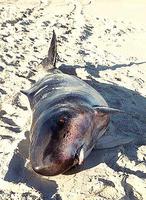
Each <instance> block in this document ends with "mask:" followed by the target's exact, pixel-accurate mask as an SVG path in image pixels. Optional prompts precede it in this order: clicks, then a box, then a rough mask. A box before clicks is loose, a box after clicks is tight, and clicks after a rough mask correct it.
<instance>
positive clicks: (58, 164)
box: [32, 158, 74, 176]
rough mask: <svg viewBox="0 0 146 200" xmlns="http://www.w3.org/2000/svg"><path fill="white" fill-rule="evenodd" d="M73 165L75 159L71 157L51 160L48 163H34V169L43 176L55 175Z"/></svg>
mask: <svg viewBox="0 0 146 200" xmlns="http://www.w3.org/2000/svg"><path fill="white" fill-rule="evenodd" d="M73 165H74V159H72V158H71V159H68V160H66V161H63V160H62V161H54V162H50V163H47V165H39V164H38V165H37V164H32V169H33V170H34V171H35V172H36V173H37V174H40V175H43V176H55V175H58V174H62V173H64V172H65V171H67V170H69V169H70V168H71V167H72V166H73Z"/></svg>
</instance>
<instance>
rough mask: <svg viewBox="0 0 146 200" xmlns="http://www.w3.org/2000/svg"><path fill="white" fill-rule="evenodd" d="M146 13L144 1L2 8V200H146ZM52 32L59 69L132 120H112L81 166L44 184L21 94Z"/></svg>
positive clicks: (11, 2) (16, 1)
mask: <svg viewBox="0 0 146 200" xmlns="http://www.w3.org/2000/svg"><path fill="white" fill-rule="evenodd" d="M145 10H146V2H145V0H139V1H138V0H133V1H132V0H127V1H126V0H119V1H117V0H109V1H106V0H97V1H96V0H82V1H77V0H75V1H71V0H66V1H65V0H52V1H47V0H42V1H41V0H40V1H38V0H32V1H29V0H27V1H24V0H23V1H22V0H7V1H4V0H2V1H0V24H1V28H0V47H1V53H0V97H1V98H0V130H1V131H0V199H2V200H6V199H13V200H14V199H15V200H16V199H17V200H18V199H23V200H24V199H29V200H31V199H39V200H41V199H62V200H66V199H72V200H83V199H86V200H95V199H96V200H107V199H108V200H110V199H115V200H117V199H119V200H142V199H143V200H144V199H146V153H145V152H146V69H145V68H146V23H145V19H146V12H145ZM53 29H54V30H55V31H56V34H57V37H58V54H59V56H58V62H57V67H59V66H61V68H62V69H63V70H64V71H65V72H67V73H69V74H74V75H76V76H78V77H80V78H82V79H83V80H85V81H87V82H88V83H89V84H90V85H92V86H93V87H94V88H95V89H96V90H97V91H99V92H100V93H101V94H102V95H103V97H104V98H105V99H106V101H107V102H108V104H109V105H110V106H112V107H115V108H119V109H122V110H124V111H126V113H125V114H118V115H115V116H112V117H111V124H110V127H109V129H108V130H107V136H108V137H106V138H103V139H101V140H100V141H99V142H98V143H97V145H96V149H95V150H94V151H93V152H92V153H91V154H90V156H89V157H88V159H87V160H86V161H85V163H84V164H83V165H82V166H80V167H76V168H74V169H72V170H71V171H70V172H68V173H67V174H64V175H59V176H55V177H49V178H44V177H40V176H38V175H36V174H35V173H34V172H33V171H32V170H31V167H30V165H29V160H28V146H29V140H28V137H29V129H30V124H31V112H30V108H29V102H28V100H27V98H26V97H25V96H24V95H23V94H21V93H20V90H21V89H28V88H29V87H30V86H31V85H32V84H33V82H34V80H36V77H35V76H34V73H33V69H35V68H36V66H37V65H38V63H39V62H40V61H41V59H42V58H44V57H45V56H46V54H47V50H48V47H49V42H50V38H51V35H52V30H53ZM41 75H42V74H41V73H39V72H38V77H39V76H41ZM117 145H118V146H117ZM113 146H115V147H113ZM105 147H106V148H105ZM111 147H113V148H111Z"/></svg>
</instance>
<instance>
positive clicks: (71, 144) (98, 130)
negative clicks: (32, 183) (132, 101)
mask: <svg viewBox="0 0 146 200" xmlns="http://www.w3.org/2000/svg"><path fill="white" fill-rule="evenodd" d="M56 45H57V42H56V35H55V32H54V31H53V37H52V40H51V45H50V48H49V51H48V56H47V57H46V58H45V59H44V60H43V61H42V63H41V64H40V67H42V69H43V70H46V71H47V75H46V76H45V77H44V78H42V79H40V80H38V81H37V82H36V83H35V84H34V85H33V86H32V87H31V88H30V89H29V90H27V91H22V92H23V93H24V94H25V95H27V97H28V99H29V102H30V106H31V109H32V125H31V130H30V132H31V134H30V162H31V165H32V168H33V169H34V171H35V172H37V173H39V174H41V175H46V176H53V175H57V174H60V173H64V172H65V171H67V170H69V169H70V168H71V167H72V166H74V165H77V164H79V165H80V164H82V162H83V161H84V159H85V158H86V157H87V156H88V155H89V154H90V152H91V151H92V149H93V147H94V146H95V144H96V142H97V140H98V139H99V138H100V137H102V135H103V134H104V132H105V131H106V129H107V127H108V124H109V121H110V113H117V112H121V111H120V110H118V109H114V108H109V107H108V104H107V102H106V101H105V100H104V98H103V97H102V96H101V95H100V94H99V93H98V92H97V91H96V90H95V89H94V88H92V87H91V86H90V85H88V84H87V83H85V82H84V81H83V80H81V79H79V78H77V77H75V76H71V75H68V74H64V73H62V72H61V71H59V70H58V69H56V67H55V64H56V55H57V46H56Z"/></svg>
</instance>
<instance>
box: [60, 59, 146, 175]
mask: <svg viewBox="0 0 146 200" xmlns="http://www.w3.org/2000/svg"><path fill="white" fill-rule="evenodd" d="M144 63H146V62H139V63H130V64H123V65H122V64H120V65H118V64H117V65H114V66H111V67H107V66H103V67H101V66H100V67H99V68H98V66H97V68H96V69H95V66H93V65H91V64H90V63H87V65H86V67H85V70H86V71H87V72H88V74H89V77H88V78H89V79H88V80H85V81H86V82H87V83H88V84H89V85H91V86H92V87H93V88H94V89H96V90H97V91H98V92H100V94H101V95H102V96H103V97H104V99H105V100H106V101H107V102H108V104H109V106H111V107H114V108H118V109H121V110H124V111H126V113H125V114H118V115H116V116H112V119H111V122H112V124H113V125H114V128H115V133H114V134H119V135H120V134H122V135H123V136H125V137H130V138H133V141H134V142H133V143H131V144H125V145H122V147H121V146H119V147H115V148H111V149H108V151H107V149H103V150H98V149H97V150H93V151H92V153H91V155H90V156H89V157H88V158H87V160H86V161H85V163H84V165H83V166H80V167H75V168H73V169H71V170H70V171H69V172H67V173H66V174H72V173H78V172H79V171H82V170H86V169H89V168H92V167H94V166H96V165H98V164H99V163H101V162H105V163H106V164H107V165H108V166H109V167H111V168H112V169H114V170H115V171H118V172H119V171H121V172H123V173H124V174H134V175H136V176H138V177H140V178H146V173H144V172H143V171H134V170H132V169H129V168H126V167H121V166H119V165H118V164H117V160H118V159H119V157H118V153H119V152H121V151H122V153H124V154H125V155H126V156H127V157H128V158H129V159H130V160H131V161H135V163H136V164H138V163H139V162H140V161H138V158H137V147H138V146H141V145H144V144H146V112H145V110H146V99H145V98H144V97H143V96H141V95H140V94H139V93H138V92H135V91H132V90H129V89H127V88H124V87H120V86H118V85H115V84H114V85H111V84H105V83H99V82H97V81H95V80H94V79H93V78H91V76H92V77H93V74H94V77H96V78H97V77H98V76H99V73H98V72H99V71H101V70H106V69H111V70H115V69H116V68H120V67H132V65H134V64H135V65H137V64H138V65H140V64H144ZM79 68H83V67H82V66H79V65H77V66H68V65H61V66H60V70H61V71H62V72H64V73H67V74H70V75H75V76H77V74H76V69H79ZM127 113H131V115H129V114H127ZM93 161H94V162H93ZM143 162H145V161H143Z"/></svg>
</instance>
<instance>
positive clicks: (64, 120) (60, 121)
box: [57, 116, 68, 127]
mask: <svg viewBox="0 0 146 200" xmlns="http://www.w3.org/2000/svg"><path fill="white" fill-rule="evenodd" d="M67 121H68V116H60V117H59V119H58V121H57V124H58V125H59V126H61V127H62V126H64V125H65V124H66V123H67Z"/></svg>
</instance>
